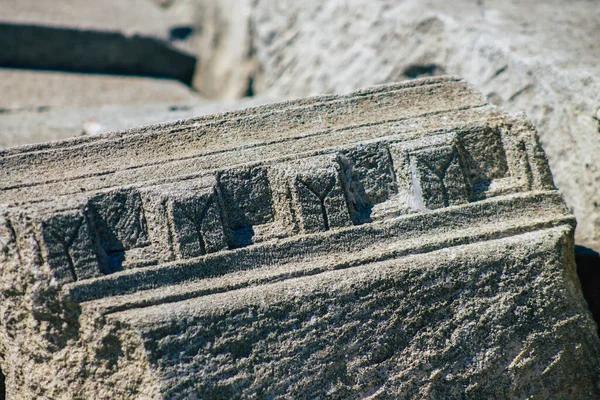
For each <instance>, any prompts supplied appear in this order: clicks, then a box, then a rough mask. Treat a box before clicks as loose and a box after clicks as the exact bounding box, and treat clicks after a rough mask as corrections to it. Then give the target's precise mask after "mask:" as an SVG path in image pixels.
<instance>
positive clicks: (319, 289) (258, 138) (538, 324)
mask: <svg viewBox="0 0 600 400" xmlns="http://www.w3.org/2000/svg"><path fill="white" fill-rule="evenodd" d="M2 156H3V163H2V172H3V174H0V188H1V189H0V204H1V207H2V213H1V215H2V220H1V221H0V246H1V249H2V252H0V266H1V268H2V269H1V270H0V315H2V318H3V320H2V322H3V323H2V324H0V356H1V357H0V367H1V368H2V371H3V373H5V374H6V378H7V379H6V382H7V394H8V396H9V398H11V397H12V398H36V397H38V398H61V397H71V398H97V397H107V398H147V399H163V398H208V399H210V398H215V399H220V398H250V397H256V398H271V397H272V398H276V397H282V398H287V397H289V398H307V399H308V398H311V399H312V398H365V397H371V398H423V397H427V398H428V397H432V398H433V397H435V398H529V397H531V398H537V397H540V398H577V399H588V398H589V399H593V398H598V396H599V395H600V392H599V391H598V387H599V386H598V377H599V376H600V375H599V373H598V372H599V371H598V360H599V357H600V338H599V337H598V335H597V326H596V324H595V323H594V321H593V319H592V316H591V314H590V313H589V311H588V310H587V305H586V303H585V300H584V298H583V296H582V292H581V287H580V285H579V281H578V278H577V273H576V267H575V263H574V251H573V248H574V239H573V238H574V227H575V220H574V217H573V215H572V214H571V212H570V211H569V209H568V207H567V206H566V205H565V203H564V200H563V197H562V195H561V194H560V192H558V190H557V189H556V188H555V187H554V186H553V183H552V176H551V175H550V172H549V169H548V165H547V162H546V160H545V157H544V153H543V151H542V150H541V149H540V146H539V144H538V141H537V136H536V133H535V130H534V129H533V127H532V125H531V124H530V123H529V122H528V121H527V120H526V119H525V118H524V116H523V115H509V114H505V113H504V112H502V111H501V110H499V109H498V108H496V107H494V106H491V105H489V104H487V103H486V102H485V100H484V99H483V98H482V96H481V95H480V94H478V93H477V92H475V91H474V90H473V89H472V88H471V87H470V86H469V85H467V84H466V83H465V82H464V81H462V80H460V79H458V78H455V77H435V78H427V79H420V80H415V81H410V82H405V83H400V84H394V85H385V86H377V87H374V88H369V89H363V90H361V91H358V92H353V93H349V94H347V95H343V96H321V97H313V98H307V99H299V100H295V101H292V102H284V103H276V104H269V105H264V106H260V107H255V108H251V109H247V110H241V111H234V112H229V113H225V114H216V115H211V116H205V117H198V118H194V119H189V120H183V121H177V122H174V123H170V124H162V125H154V126H150V127H143V128H137V129H132V130H129V131H126V132H116V133H111V134H106V135H98V136H94V137H84V138H77V139H71V140H68V141H63V142H57V143H50V144H38V145H33V146H27V147H22V148H13V149H7V150H4V151H3V152H2ZM67 165H68V168H65V166H67ZM92 260H96V264H94V263H93V262H92ZM73 271H74V274H73ZM75 278H76V279H75Z"/></svg>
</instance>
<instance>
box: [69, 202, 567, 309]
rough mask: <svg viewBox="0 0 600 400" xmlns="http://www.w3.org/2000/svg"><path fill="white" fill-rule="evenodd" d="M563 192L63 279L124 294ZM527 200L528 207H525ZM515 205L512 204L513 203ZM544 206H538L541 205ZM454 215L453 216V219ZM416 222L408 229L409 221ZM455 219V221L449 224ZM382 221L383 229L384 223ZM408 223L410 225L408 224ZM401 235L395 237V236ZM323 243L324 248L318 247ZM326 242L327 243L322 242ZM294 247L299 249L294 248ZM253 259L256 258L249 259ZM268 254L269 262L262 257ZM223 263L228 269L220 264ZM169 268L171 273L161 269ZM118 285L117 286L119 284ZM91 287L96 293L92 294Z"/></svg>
mask: <svg viewBox="0 0 600 400" xmlns="http://www.w3.org/2000/svg"><path fill="white" fill-rule="evenodd" d="M561 201H562V197H561V196H560V195H559V194H558V193H557V192H556V191H539V192H530V193H528V194H525V195H523V194H516V195H508V196H506V197H504V198H494V199H491V200H482V201H480V202H476V203H467V204H463V205H459V206H453V207H448V208H442V209H438V210H434V211H431V212H429V213H426V214H412V215H406V216H402V217H399V218H396V219H393V220H390V221H384V222H379V223H372V224H366V225H359V226H352V227H346V228H340V229H338V230H336V231H326V232H322V233H316V234H311V235H302V236H295V237H292V238H289V239H286V240H284V241H280V242H265V243H264V244H260V245H256V246H249V247H244V248H241V249H237V250H233V251H227V252H223V253H213V254H211V255H208V256H204V257H199V258H195V259H190V260H185V261H183V262H181V261H179V262H171V263H166V264H162V265H159V266H154V267H148V268H140V269H134V270H126V271H123V272H118V273H115V274H112V275H107V276H104V277H99V278H92V279H89V280H86V281H81V283H79V284H70V285H66V286H65V288H66V289H67V290H68V291H70V294H71V297H72V298H73V299H74V300H75V301H78V302H83V301H88V300H94V299H97V298H99V297H97V294H98V293H102V294H103V296H100V297H109V296H116V295H124V294H128V293H132V292H135V291H136V290H146V289H154V288H156V286H154V283H156V282H158V281H159V280H158V277H160V282H161V285H159V286H169V285H176V284H180V283H184V282H189V281H194V280H198V279H205V278H211V277H216V276H221V275H224V274H226V273H230V272H235V271H242V270H251V269H254V268H256V265H261V266H267V265H275V264H278V263H283V262H285V261H289V260H290V259H294V257H296V258H297V259H298V260H299V259H300V256H301V254H300V253H298V254H287V255H285V256H283V255H282V254H281V251H280V249H281V248H282V246H288V245H289V249H290V251H294V250H296V249H295V247H296V246H294V245H293V244H294V243H297V242H298V241H303V242H304V244H305V245H306V246H309V247H311V248H312V250H313V251H312V253H311V256H313V257H315V256H318V255H321V254H324V253H325V252H328V251H330V248H331V247H333V248H336V249H337V250H338V251H347V252H351V251H357V248H358V249H362V248H365V247H367V246H372V245H374V244H376V243H377V241H384V240H385V239H386V238H388V239H389V238H392V237H393V238H399V237H400V236H401V234H404V235H406V234H408V233H409V232H412V231H417V232H418V231H419V229H420V230H422V231H423V232H427V231H429V232H432V231H435V229H441V228H443V227H450V226H452V227H453V229H457V228H459V227H461V226H462V227H472V226H473V225H474V221H477V220H479V221H481V220H483V222H482V223H480V225H483V224H484V223H493V222H494V220H495V217H496V215H497V213H498V212H499V211H501V210H502V209H505V211H506V213H505V214H504V217H505V219H508V218H510V217H512V218H514V219H515V220H516V221H518V220H519V219H520V218H522V216H523V213H524V210H527V209H528V208H529V209H531V208H534V209H535V208H537V209H538V210H537V211H538V212H543V209H550V210H552V213H553V214H554V215H557V216H558V215H564V212H566V210H563V212H561V206H560V204H561ZM528 205H529V207H528ZM515 206H517V207H516V208H515ZM542 207H543V209H540V208H542ZM457 221H458V222H457ZM411 224H412V225H415V226H417V229H412V230H411V229H410V226H409V225H411ZM453 224H454V225H453ZM384 226H387V230H386V231H385V232H384V231H383V229H382V228H383V227H384ZM407 228H409V229H407ZM357 233H360V234H361V235H360V236H361V238H362V239H363V240H356V238H354V237H353V235H355V234H357ZM398 240H400V239H398ZM320 245H322V246H323V248H319V246H320ZM328 245H329V247H327V246H328ZM298 251H299V250H298ZM253 260H254V261H257V262H256V263H253ZM265 260H268V262H265ZM223 266H228V267H229V269H224V268H223ZM169 270H170V273H168V274H166V272H168V271H169ZM120 286H121V287H120ZM95 293H96V294H95Z"/></svg>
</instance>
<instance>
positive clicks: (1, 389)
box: [0, 369, 6, 400]
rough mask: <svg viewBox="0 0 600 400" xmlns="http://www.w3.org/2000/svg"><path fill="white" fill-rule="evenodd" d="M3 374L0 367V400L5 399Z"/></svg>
mask: <svg viewBox="0 0 600 400" xmlns="http://www.w3.org/2000/svg"><path fill="white" fill-rule="evenodd" d="M4 380H5V378H4V374H3V373H2V370H1V369H0V400H4V399H6V383H5V382H4Z"/></svg>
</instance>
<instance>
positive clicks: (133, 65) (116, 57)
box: [0, 0, 195, 83]
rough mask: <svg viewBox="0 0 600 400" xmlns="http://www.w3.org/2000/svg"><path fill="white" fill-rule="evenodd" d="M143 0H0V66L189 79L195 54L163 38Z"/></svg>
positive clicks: (163, 27) (164, 29) (164, 28)
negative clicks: (186, 51)
mask: <svg viewBox="0 0 600 400" xmlns="http://www.w3.org/2000/svg"><path fill="white" fill-rule="evenodd" d="M168 39H169V28H168V25H167V24H166V22H165V19H164V16H163V14H162V13H161V11H160V9H159V8H158V7H156V6H155V5H154V4H152V3H151V2H149V1H146V0H131V1H127V2H123V1H118V0H109V1H102V2H99V1H93V0H92V1H90V0H61V1H60V2H52V1H44V0H18V1H16V0H12V1H3V2H2V3H0V47H1V48H2V52H0V66H2V67H10V68H34V69H53V70H63V71H79V72H95V73H114V74H135V75H146V76H157V77H168V78H174V79H178V80H181V81H183V82H186V83H190V82H191V80H192V76H193V73H194V68H195V58H194V57H192V56H191V55H189V54H187V53H185V52H182V51H180V50H177V49H176V48H174V47H173V46H171V45H170V44H169V43H168Z"/></svg>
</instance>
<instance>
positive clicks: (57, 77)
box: [0, 68, 202, 112]
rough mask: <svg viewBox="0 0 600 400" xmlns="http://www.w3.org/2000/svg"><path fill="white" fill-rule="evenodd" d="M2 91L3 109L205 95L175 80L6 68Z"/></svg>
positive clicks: (195, 98) (144, 101) (161, 100)
mask: <svg viewBox="0 0 600 400" xmlns="http://www.w3.org/2000/svg"><path fill="white" fill-rule="evenodd" d="M0 91H2V93H3V96H2V99H1V100H0V109H1V110H2V111H3V112H8V111H11V110H18V109H30V110H37V111H42V112H44V111H48V110H49V109H50V108H51V107H92V106H102V105H111V104H124V105H136V104H137V105H142V104H143V105H152V104H154V103H173V104H177V103H186V102H187V103H193V102H200V101H202V97H200V96H199V95H198V94H196V93H194V92H193V91H192V90H190V89H189V88H188V87H187V86H185V85H184V84H182V83H181V82H178V81H175V80H169V79H156V78H143V77H129V76H115V75H97V74H82V73H63V72H49V71H34V70H19V69H5V68H0Z"/></svg>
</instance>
